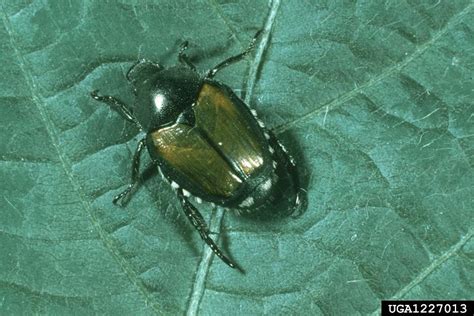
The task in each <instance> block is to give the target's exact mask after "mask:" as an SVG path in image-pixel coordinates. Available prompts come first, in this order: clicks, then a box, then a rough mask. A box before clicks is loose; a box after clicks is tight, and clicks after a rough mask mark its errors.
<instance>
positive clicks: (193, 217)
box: [177, 189, 236, 268]
mask: <svg viewBox="0 0 474 316" xmlns="http://www.w3.org/2000/svg"><path fill="white" fill-rule="evenodd" d="M177 193H178V198H179V201H180V202H181V205H182V206H183V209H184V213H185V214H186V217H187V218H188V219H189V221H190V222H191V224H193V226H194V228H196V230H197V231H198V232H199V235H200V236H201V238H202V240H204V242H205V243H206V244H207V245H208V246H209V248H211V250H212V251H213V252H214V253H215V254H216V256H218V257H219V258H220V259H221V260H222V261H224V262H225V263H226V264H227V265H228V266H229V267H231V268H236V265H235V264H234V263H233V262H232V260H230V259H229V258H227V257H226V256H225V255H224V254H223V253H222V251H221V250H220V249H219V247H218V246H217V245H216V244H215V243H214V241H213V240H212V239H211V237H209V229H208V227H207V225H206V221H205V220H204V218H203V217H202V215H201V213H199V211H198V210H197V209H196V208H195V207H194V205H192V204H191V202H189V200H188V198H187V197H186V196H184V194H183V190H182V189H178V191H177Z"/></svg>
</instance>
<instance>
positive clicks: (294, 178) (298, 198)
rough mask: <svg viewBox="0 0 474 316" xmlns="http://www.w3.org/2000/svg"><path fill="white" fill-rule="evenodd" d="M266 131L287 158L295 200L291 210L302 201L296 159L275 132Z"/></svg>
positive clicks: (296, 207)
mask: <svg viewBox="0 0 474 316" xmlns="http://www.w3.org/2000/svg"><path fill="white" fill-rule="evenodd" d="M268 133H269V134H270V137H271V138H272V140H273V141H274V142H276V144H277V145H278V147H279V148H280V150H281V151H282V152H283V153H284V154H285V155H286V157H287V159H288V162H289V164H288V166H287V170H288V174H289V175H290V177H291V180H292V181H293V188H294V190H295V202H294V205H293V210H294V211H295V210H297V209H298V208H299V207H300V205H301V202H302V199H301V190H302V189H301V186H300V180H299V178H298V168H297V167H296V161H295V159H294V158H293V156H291V154H290V153H289V152H288V150H286V147H285V146H284V145H283V144H282V143H281V142H280V140H278V138H277V137H276V136H275V134H274V133H273V132H272V131H268Z"/></svg>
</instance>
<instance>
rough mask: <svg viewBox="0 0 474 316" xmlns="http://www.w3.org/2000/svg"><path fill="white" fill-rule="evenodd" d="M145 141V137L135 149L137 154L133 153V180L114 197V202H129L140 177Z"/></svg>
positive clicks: (122, 203) (123, 203)
mask: <svg viewBox="0 0 474 316" xmlns="http://www.w3.org/2000/svg"><path fill="white" fill-rule="evenodd" d="M145 141H146V138H145V137H144V138H142V139H141V140H140V141H139V142H138V145H137V148H136V149H135V154H134V155H133V160H132V181H131V183H130V184H129V185H128V186H127V188H126V189H125V190H123V191H122V192H121V193H119V194H117V195H116V196H115V197H114V199H113V200H112V202H113V203H114V204H117V202H118V201H119V200H122V201H121V203H120V205H121V206H123V205H125V204H127V203H128V201H129V200H130V194H131V193H132V190H133V189H134V188H135V186H136V185H137V183H138V180H139V179H140V156H141V154H142V152H143V149H144V148H145Z"/></svg>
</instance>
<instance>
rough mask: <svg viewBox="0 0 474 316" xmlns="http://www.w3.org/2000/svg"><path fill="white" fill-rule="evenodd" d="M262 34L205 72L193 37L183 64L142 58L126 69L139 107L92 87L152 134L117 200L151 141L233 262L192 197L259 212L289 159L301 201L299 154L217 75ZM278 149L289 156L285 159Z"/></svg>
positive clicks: (183, 196) (156, 159)
mask: <svg viewBox="0 0 474 316" xmlns="http://www.w3.org/2000/svg"><path fill="white" fill-rule="evenodd" d="M259 33H260V32H258V33H257V34H256V35H255V37H254V38H253V40H252V41H251V43H250V45H249V47H248V48H247V49H246V50H245V51H243V52H242V53H240V54H238V55H235V56H232V57H230V58H228V59H226V60H224V61H223V62H221V63H219V64H218V65H217V66H215V67H214V68H212V69H210V70H209V71H207V72H206V73H205V74H204V75H202V74H199V73H198V72H197V70H196V67H195V66H194V65H193V64H192V62H191V61H190V60H189V58H188V56H187V55H186V54H185V53H184V52H185V50H186V49H187V46H188V43H187V42H184V43H183V44H182V45H181V48H180V51H179V54H178V59H179V61H180V63H181V65H177V66H174V67H171V68H168V69H165V68H163V67H162V66H161V65H159V64H157V63H153V62H150V61H147V60H141V61H139V62H138V63H136V64H135V65H134V66H132V67H131V68H130V70H129V71H128V73H127V79H128V81H129V82H130V83H131V85H132V86H133V93H134V94H135V96H136V99H135V105H134V107H133V108H131V107H129V106H127V105H126V104H124V103H122V102H121V101H120V100H118V99H116V98H114V97H112V96H102V95H99V94H98V91H97V90H95V91H93V92H92V93H91V96H92V97H93V98H94V99H95V100H97V101H100V102H104V103H106V104H107V105H109V106H110V107H112V108H113V109H114V110H116V111H117V112H118V113H119V114H120V115H121V116H122V117H123V118H124V119H125V120H127V121H129V122H131V123H133V124H135V125H137V126H138V127H139V129H140V130H141V131H143V132H145V133H146V136H145V137H144V138H142V139H141V140H140V141H139V142H138V146H137V149H136V151H135V154H134V157H133V161H132V180H131V183H130V184H129V185H128V187H127V188H126V189H125V190H124V191H123V192H121V193H120V194H118V195H117V196H115V198H114V200H113V202H114V203H116V202H117V201H119V200H122V202H124V201H127V200H128V198H129V197H130V194H131V193H132V191H133V190H134V188H135V187H136V185H137V184H138V181H139V178H140V174H139V166H140V155H141V153H142V151H143V149H144V148H145V147H146V148H147V149H148V153H149V154H150V156H151V158H152V161H153V164H155V165H156V166H157V167H158V169H159V171H160V173H161V175H162V176H163V178H164V179H165V180H167V181H168V182H169V183H170V184H171V187H172V188H173V189H174V190H175V191H176V193H177V195H178V199H179V201H180V203H181V205H182V207H183V209H184V212H185V214H186V217H187V218H188V219H189V220H190V222H191V224H192V225H193V226H194V227H195V228H196V229H197V231H198V232H199V234H200V236H201V238H202V239H203V240H204V241H205V242H206V243H207V245H208V246H209V247H210V248H211V249H212V251H213V252H214V253H215V254H216V255H217V256H218V257H219V258H220V259H222V261H224V262H225V263H226V264H227V265H229V266H230V267H232V268H235V267H236V265H235V264H234V263H233V262H232V260H230V259H229V258H228V257H227V256H225V255H224V254H223V253H222V252H221V250H220V249H219V248H218V246H217V245H216V244H215V243H214V241H213V240H212V239H211V238H210V236H209V234H210V232H209V229H208V227H207V225H206V222H205V220H204V218H203V217H202V215H201V214H200V213H199V211H198V210H197V209H196V208H195V207H194V205H193V204H191V202H190V201H189V197H191V196H194V197H195V198H196V200H197V202H199V203H200V202H201V200H205V201H208V202H211V203H215V204H217V205H220V206H223V207H226V208H234V209H240V210H247V211H250V210H254V209H256V208H258V207H259V206H263V205H264V204H265V202H266V201H267V200H269V199H271V198H272V194H274V192H273V188H274V186H275V183H276V182H277V180H278V179H277V178H278V177H277V176H276V173H275V169H276V168H277V164H278V163H284V164H285V166H286V168H287V172H288V175H289V176H290V177H291V179H292V181H293V184H292V185H293V186H294V189H295V201H294V207H295V208H297V207H298V206H299V205H300V203H301V199H300V196H299V194H300V188H299V181H298V175H297V170H296V164H295V161H294V159H293V158H292V157H291V156H290V155H289V154H288V153H287V151H286V149H285V147H284V146H283V145H282V144H281V143H280V142H279V140H278V139H277V138H276V137H275V135H274V134H273V133H272V132H271V131H269V130H268V129H266V128H265V126H264V124H263V122H262V121H260V120H259V119H258V118H257V113H256V111H255V110H253V109H250V108H249V107H248V106H247V105H246V104H245V103H244V102H243V101H241V100H240V99H239V98H238V97H237V96H236V95H235V94H234V93H233V92H232V90H231V89H230V88H229V87H227V86H226V85H223V84H221V83H219V82H217V81H215V80H213V77H214V76H215V75H216V73H217V72H219V71H220V70H221V69H223V68H225V67H227V66H229V65H230V64H232V63H234V62H237V61H240V60H242V59H243V58H244V57H245V56H246V55H248V54H249V53H250V52H251V51H252V49H253V48H254V46H255V42H256V41H257V38H258V36H259ZM275 150H279V152H280V153H282V154H283V157H285V160H286V161H278V160H279V159H277V155H276V153H275ZM280 156H281V155H280ZM280 160H281V159H280ZM122 204H124V203H122Z"/></svg>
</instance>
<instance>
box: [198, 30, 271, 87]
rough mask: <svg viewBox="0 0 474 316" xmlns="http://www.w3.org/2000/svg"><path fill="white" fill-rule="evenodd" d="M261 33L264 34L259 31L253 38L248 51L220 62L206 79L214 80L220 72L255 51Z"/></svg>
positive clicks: (208, 73)
mask: <svg viewBox="0 0 474 316" xmlns="http://www.w3.org/2000/svg"><path fill="white" fill-rule="evenodd" d="M261 32H262V30H259V31H258V32H257V33H256V34H255V36H254V37H253V39H252V41H251V42H250V44H249V46H248V47H247V49H246V50H244V51H243V52H242V53H240V54H238V55H235V56H232V57H229V58H227V59H226V60H224V61H222V62H220V63H219V64H217V66H215V67H214V68H212V69H210V70H209V71H208V72H207V74H206V78H208V79H211V78H213V77H214V76H215V75H216V73H217V72H218V71H220V70H222V69H224V68H225V67H227V66H229V65H230V64H233V63H235V62H238V61H240V60H242V59H243V58H244V57H245V56H247V55H248V54H249V53H250V52H251V51H252V50H253V49H254V47H255V43H256V42H257V39H258V37H259V36H260V33H261Z"/></svg>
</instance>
